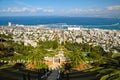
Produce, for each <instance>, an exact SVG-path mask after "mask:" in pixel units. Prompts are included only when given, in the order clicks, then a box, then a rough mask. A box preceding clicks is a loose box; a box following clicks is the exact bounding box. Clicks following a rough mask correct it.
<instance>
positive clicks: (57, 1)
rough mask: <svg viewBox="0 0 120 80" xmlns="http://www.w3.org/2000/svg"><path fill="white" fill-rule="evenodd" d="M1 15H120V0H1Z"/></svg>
mask: <svg viewBox="0 0 120 80" xmlns="http://www.w3.org/2000/svg"><path fill="white" fill-rule="evenodd" d="M0 16H75V17H120V0H0Z"/></svg>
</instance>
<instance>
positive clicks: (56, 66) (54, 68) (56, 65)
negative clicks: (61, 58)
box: [49, 63, 60, 70]
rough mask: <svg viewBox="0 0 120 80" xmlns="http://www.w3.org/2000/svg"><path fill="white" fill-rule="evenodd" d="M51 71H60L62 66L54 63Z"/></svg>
mask: <svg viewBox="0 0 120 80" xmlns="http://www.w3.org/2000/svg"><path fill="white" fill-rule="evenodd" d="M49 68H50V69H51V70H59V68H60V64H59V63H54V64H53V65H51V66H49Z"/></svg>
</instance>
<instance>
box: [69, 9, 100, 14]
mask: <svg viewBox="0 0 120 80" xmlns="http://www.w3.org/2000/svg"><path fill="white" fill-rule="evenodd" d="M100 11H101V10H100V9H79V8H75V9H72V10H69V11H68V13H75V14H84V13H96V12H100Z"/></svg>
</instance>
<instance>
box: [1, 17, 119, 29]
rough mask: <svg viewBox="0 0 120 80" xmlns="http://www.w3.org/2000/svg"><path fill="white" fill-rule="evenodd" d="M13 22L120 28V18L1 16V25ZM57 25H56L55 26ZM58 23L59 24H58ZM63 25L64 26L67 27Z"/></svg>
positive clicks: (31, 24)
mask: <svg viewBox="0 0 120 80" xmlns="http://www.w3.org/2000/svg"><path fill="white" fill-rule="evenodd" d="M8 22H11V23H12V24H20V25H29V26H33V25H34V26H35V25H48V27H50V28H54V27H55V28H61V26H62V25H67V26H66V27H69V26H70V27H82V28H98V29H108V30H120V18H94V17H64V16H1V17H0V26H6V25H8ZM55 25H56V26H55ZM57 25H58V26H57ZM66 27H64V26H62V28H66Z"/></svg>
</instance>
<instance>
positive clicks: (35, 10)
mask: <svg viewBox="0 0 120 80" xmlns="http://www.w3.org/2000/svg"><path fill="white" fill-rule="evenodd" d="M39 11H40V12H46V13H53V12H54V10H53V9H46V8H27V7H23V8H7V9H2V10H0V12H39Z"/></svg>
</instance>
